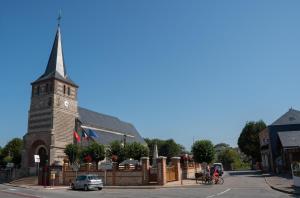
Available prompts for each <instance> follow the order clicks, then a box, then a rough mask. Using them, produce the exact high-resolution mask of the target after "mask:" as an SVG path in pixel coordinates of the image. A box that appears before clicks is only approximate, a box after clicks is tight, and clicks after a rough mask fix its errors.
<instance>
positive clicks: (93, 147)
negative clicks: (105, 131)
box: [83, 142, 105, 164]
mask: <svg viewBox="0 0 300 198" xmlns="http://www.w3.org/2000/svg"><path fill="white" fill-rule="evenodd" d="M83 152H84V154H85V156H87V155H89V156H90V157H91V159H92V161H93V162H96V164H98V162H99V161H101V160H103V159H104V158H105V149H104V146H103V145H102V144H98V143H97V142H92V143H91V144H90V145H89V146H87V147H86V148H85V149H84V151H83Z"/></svg>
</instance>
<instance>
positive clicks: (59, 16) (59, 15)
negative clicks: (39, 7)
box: [57, 10, 61, 26]
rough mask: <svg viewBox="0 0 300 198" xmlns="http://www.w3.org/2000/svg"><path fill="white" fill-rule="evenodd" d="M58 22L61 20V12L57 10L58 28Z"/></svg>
mask: <svg viewBox="0 0 300 198" xmlns="http://www.w3.org/2000/svg"><path fill="white" fill-rule="evenodd" d="M60 20H61V10H59V14H58V17H57V23H58V26H60Z"/></svg>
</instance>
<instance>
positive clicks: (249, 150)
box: [238, 120, 267, 163]
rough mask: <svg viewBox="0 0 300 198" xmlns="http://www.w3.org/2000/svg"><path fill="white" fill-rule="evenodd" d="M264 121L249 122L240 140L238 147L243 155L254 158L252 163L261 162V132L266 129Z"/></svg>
mask: <svg viewBox="0 0 300 198" xmlns="http://www.w3.org/2000/svg"><path fill="white" fill-rule="evenodd" d="M266 127H267V126H266V124H265V123H264V121H262V120H259V121H258V122H253V121H251V122H247V123H246V125H245V126H244V128H243V130H242V132H241V134H240V136H239V139H238V146H239V148H240V149H241V151H242V152H243V153H245V154H246V155H247V156H250V157H251V158H252V162H253V163H254V162H255V161H261V154H260V143H259V132H261V131H262V130H264V129H265V128H266Z"/></svg>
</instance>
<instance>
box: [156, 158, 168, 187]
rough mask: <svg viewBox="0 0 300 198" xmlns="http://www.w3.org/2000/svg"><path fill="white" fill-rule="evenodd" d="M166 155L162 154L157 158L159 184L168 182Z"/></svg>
mask: <svg viewBox="0 0 300 198" xmlns="http://www.w3.org/2000/svg"><path fill="white" fill-rule="evenodd" d="M166 159H167V158H166V157H163V156H160V157H158V158H157V182H158V184H159V185H165V184H166V183H167V163H166Z"/></svg>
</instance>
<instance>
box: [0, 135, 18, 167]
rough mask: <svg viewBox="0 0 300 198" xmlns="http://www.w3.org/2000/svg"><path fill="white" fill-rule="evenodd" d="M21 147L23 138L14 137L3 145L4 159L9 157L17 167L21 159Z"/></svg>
mask: <svg viewBox="0 0 300 198" xmlns="http://www.w3.org/2000/svg"><path fill="white" fill-rule="evenodd" d="M22 149H23V140H22V139H20V138H14V139H12V140H10V141H9V142H8V143H7V144H6V145H5V147H4V148H3V151H2V153H3V156H4V158H5V159H8V158H7V157H9V158H11V160H10V162H13V163H14V164H15V166H16V167H19V166H20V165H21V160H22V154H21V152H22ZM6 161H7V160H6Z"/></svg>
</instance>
